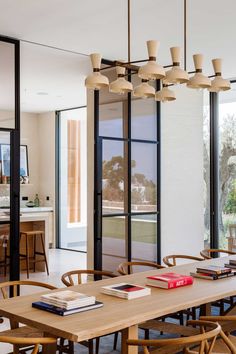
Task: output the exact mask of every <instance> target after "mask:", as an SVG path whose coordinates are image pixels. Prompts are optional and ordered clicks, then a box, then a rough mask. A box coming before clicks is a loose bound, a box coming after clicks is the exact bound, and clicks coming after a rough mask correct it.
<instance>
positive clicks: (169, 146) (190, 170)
mask: <svg viewBox="0 0 236 354" xmlns="http://www.w3.org/2000/svg"><path fill="white" fill-rule="evenodd" d="M175 92H176V96H177V99H176V101H175V102H172V103H166V104H163V105H162V109H161V111H162V113H161V116H162V119H161V150H162V152H161V239H162V256H165V255H167V254H171V253H175V254H177V253H179V254H190V255H199V251H200V250H202V249H203V248H204V247H203V246H204V241H203V240H204V237H203V234H204V232H203V230H204V220H203V113H202V112H203V93H202V91H196V90H190V89H187V88H185V87H180V86H179V87H175Z"/></svg>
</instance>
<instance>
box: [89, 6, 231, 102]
mask: <svg viewBox="0 0 236 354" xmlns="http://www.w3.org/2000/svg"><path fill="white" fill-rule="evenodd" d="M186 2H187V0H184V69H182V68H181V66H180V57H181V49H180V47H172V48H170V52H171V58H172V64H170V65H165V66H161V65H160V64H158V62H157V53H158V48H159V45H160V42H158V41H156V40H149V41H147V51H148V59H143V60H136V61H130V0H128V61H127V62H122V61H119V60H115V61H109V65H108V66H106V67H104V68H102V69H101V59H102V57H101V54H99V53H93V54H91V55H90V59H91V63H92V67H93V73H92V74H91V75H89V76H88V77H87V78H86V80H85V86H86V87H87V88H88V89H92V90H100V89H103V88H105V87H109V91H110V92H113V93H117V94H125V93H127V92H133V95H134V97H139V98H152V97H155V100H156V101H161V102H170V101H174V100H175V99H176V96H175V92H174V91H173V90H171V89H170V86H173V85H176V84H186V86H187V87H188V88H192V89H208V91H210V92H220V91H226V90H229V89H230V82H229V80H226V79H224V78H223V77H222V59H219V58H217V59H212V64H213V68H214V75H210V76H206V75H204V74H203V55H202V54H194V55H193V61H194V66H195V70H194V71H191V72H187V70H186V22H187V21H186ZM144 62H146V63H145V64H144V65H141V66H139V65H137V63H144ZM111 67H115V68H116V73H117V79H116V80H115V81H113V82H111V83H109V80H108V78H107V77H106V76H105V75H102V74H101V71H102V70H105V69H108V68H111ZM167 68H168V70H167V71H166V70H165V69H167ZM133 74H137V75H138V77H139V78H140V79H141V83H140V85H138V86H136V87H135V88H133V85H132V83H131V82H130V81H131V75H133ZM189 74H194V75H193V76H191V77H189ZM126 77H128V80H127V79H126ZM211 78H214V79H213V80H211ZM151 80H161V82H162V89H161V90H159V91H157V92H155V89H154V87H153V86H152V85H150V84H149V81H151Z"/></svg>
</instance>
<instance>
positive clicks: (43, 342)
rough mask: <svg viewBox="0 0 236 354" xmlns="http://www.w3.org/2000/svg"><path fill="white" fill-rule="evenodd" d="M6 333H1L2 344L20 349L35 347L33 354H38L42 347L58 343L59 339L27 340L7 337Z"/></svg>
mask: <svg viewBox="0 0 236 354" xmlns="http://www.w3.org/2000/svg"><path fill="white" fill-rule="evenodd" d="M3 333H5V332H2V333H1V332H0V343H9V344H12V345H13V346H14V347H16V346H20V347H28V346H33V348H32V349H33V351H32V352H31V354H38V353H39V349H40V347H41V346H42V345H48V344H54V343H56V341H57V339H56V338H50V337H40V338H38V337H35V338H34V337H32V338H25V337H24V336H16V337H14V336H7V335H5V334H3ZM14 353H15V351H14Z"/></svg>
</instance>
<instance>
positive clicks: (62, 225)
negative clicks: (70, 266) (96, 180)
mask: <svg viewBox="0 0 236 354" xmlns="http://www.w3.org/2000/svg"><path fill="white" fill-rule="evenodd" d="M57 116H58V137H59V139H58V246H59V248H64V249H70V250H74V251H80V252H87V172H86V171H87V141H86V116H87V110H86V107H80V108H75V109H68V110H63V111H60V112H57Z"/></svg>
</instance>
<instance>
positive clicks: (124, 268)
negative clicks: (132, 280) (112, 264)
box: [117, 261, 165, 275]
mask: <svg viewBox="0 0 236 354" xmlns="http://www.w3.org/2000/svg"><path fill="white" fill-rule="evenodd" d="M136 267H137V268H139V269H140V267H142V268H154V269H162V268H165V267H164V266H162V265H160V264H157V263H154V262H148V261H140V262H139V261H137V262H123V263H121V264H120V265H119V266H118V269H117V272H118V273H120V274H121V275H128V274H133V273H134V268H136Z"/></svg>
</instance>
